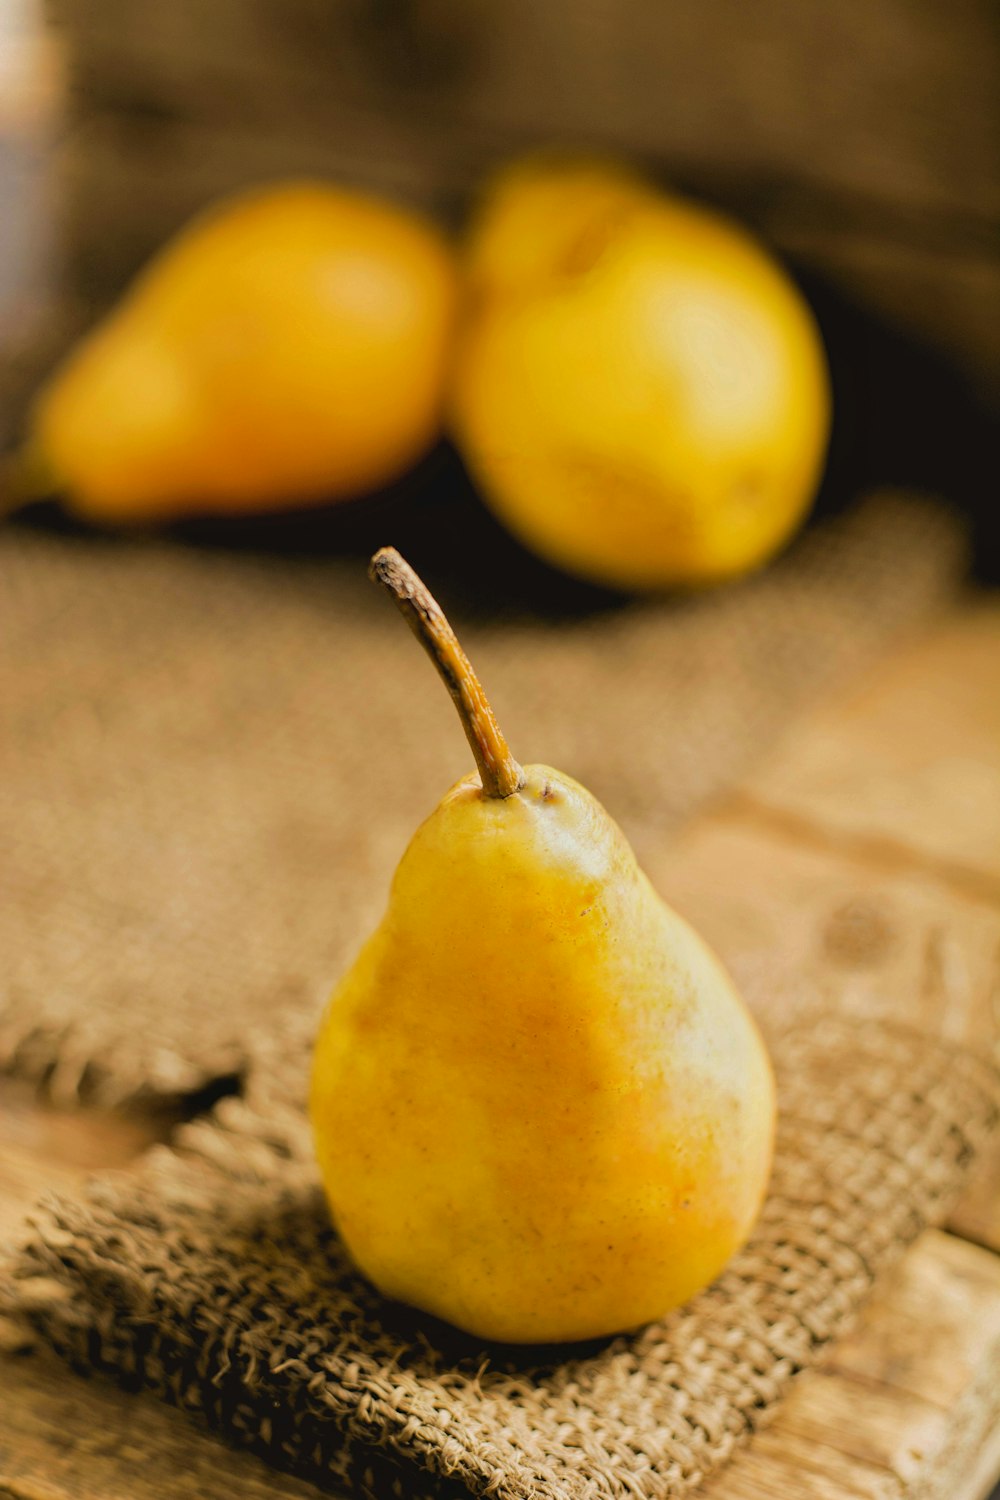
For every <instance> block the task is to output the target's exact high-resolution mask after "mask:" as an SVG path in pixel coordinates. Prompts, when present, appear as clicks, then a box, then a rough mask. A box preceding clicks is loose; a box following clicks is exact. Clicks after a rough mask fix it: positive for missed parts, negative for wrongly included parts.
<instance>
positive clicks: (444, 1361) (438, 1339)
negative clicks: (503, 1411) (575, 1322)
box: [223, 1185, 627, 1381]
mask: <svg viewBox="0 0 1000 1500" xmlns="http://www.w3.org/2000/svg"><path fill="white" fill-rule="evenodd" d="M223 1243H224V1246H225V1255H226V1259H227V1260H228V1261H230V1262H231V1263H232V1264H235V1265H237V1266H239V1265H254V1263H256V1264H257V1265H258V1266H261V1267H263V1266H267V1267H270V1268H271V1270H272V1271H273V1272H275V1273H276V1274H275V1297H274V1300H275V1301H276V1302H278V1301H280V1300H281V1290H280V1282H281V1280H282V1279H283V1278H282V1266H283V1265H284V1266H285V1267H287V1269H288V1273H289V1277H290V1282H291V1278H294V1279H295V1281H296V1283H297V1285H298V1289H299V1290H298V1297H299V1299H301V1284H302V1277H303V1274H305V1275H306V1276H307V1277H308V1280H309V1282H310V1285H311V1288H312V1291H313V1294H314V1299H315V1300H314V1302H313V1304H312V1305H313V1307H314V1308H315V1313H316V1316H315V1317H314V1316H308V1334H307V1336H308V1338H309V1339H311V1340H315V1339H316V1338H317V1337H320V1336H321V1335H322V1332H323V1325H324V1323H325V1324H326V1325H327V1327H328V1330H329V1342H330V1346H331V1347H334V1346H337V1347H338V1348H339V1349H340V1350H341V1351H343V1348H344V1338H345V1331H348V1330H349V1333H350V1341H351V1345H352V1350H351V1353H350V1358H351V1359H362V1360H364V1359H366V1358H367V1359H370V1360H371V1361H372V1362H373V1365H381V1364H391V1366H392V1367H393V1368H395V1369H399V1370H408V1371H410V1372H411V1373H412V1374H414V1375H415V1376H417V1377H422V1378H440V1377H441V1376H442V1375H445V1374H456V1375H459V1374H460V1375H466V1376H468V1377H469V1378H473V1377H476V1376H478V1375H482V1374H483V1373H484V1372H485V1371H486V1370H487V1369H488V1370H489V1371H491V1372H493V1373H495V1374H501V1375H517V1376H521V1377H527V1378H532V1379H536V1380H540V1381H544V1380H545V1379H547V1378H551V1377H552V1376H553V1375H554V1374H555V1373H556V1372H557V1371H558V1370H559V1369H560V1368H562V1367H564V1366H566V1365H569V1364H573V1365H579V1364H580V1363H581V1362H584V1361H586V1360H588V1359H591V1358H594V1357H596V1356H599V1355H601V1354H603V1353H605V1352H606V1351H607V1350H608V1349H609V1348H610V1347H611V1346H612V1345H614V1344H615V1342H616V1341H617V1340H620V1339H621V1338H622V1337H623V1335H622V1334H614V1335H609V1336H607V1337H604V1338H597V1339H586V1340H580V1341H575V1342H572V1343H538V1344H512V1343H504V1342H500V1341H498V1340H490V1339H483V1338H479V1337H476V1336H475V1335H472V1334H468V1333H464V1332H463V1331H462V1330H460V1329H458V1328H455V1327H454V1326H452V1325H451V1324H449V1323H447V1322H445V1321H443V1320H442V1319H440V1318H437V1317H435V1316H433V1315H432V1314H429V1313H424V1312H421V1311H420V1310H419V1309H417V1308H413V1307H410V1306H407V1305H405V1304H403V1303H401V1302H396V1301H394V1300H392V1299H390V1298H387V1297H384V1296H383V1295H382V1294H381V1293H380V1292H379V1291H378V1290H377V1288H376V1287H375V1286H374V1285H373V1284H372V1283H371V1282H370V1281H369V1280H368V1278H367V1277H366V1276H365V1275H364V1274H363V1273H362V1272H361V1271H359V1270H358V1269H357V1268H356V1267H355V1266H354V1264H353V1263H352V1261H351V1259H350V1256H349V1254H348V1252H347V1250H346V1247H345V1246H344V1244H343V1241H342V1240H341V1239H340V1236H339V1235H338V1234H337V1231H336V1229H335V1228H334V1226H333V1224H332V1222H331V1219H330V1216H329V1212H328V1209H327V1206H326V1201H325V1199H324V1197H323V1194H322V1190H321V1189H320V1187H319V1186H318V1185H311V1186H308V1187H304V1188H301V1189H299V1190H297V1191H295V1192H294V1193H292V1194H291V1195H287V1194H286V1195H285V1197H284V1200H283V1201H282V1202H281V1204H280V1205H276V1206H274V1205H272V1206H271V1207H269V1208H260V1209H255V1210H253V1211H251V1212H248V1213H245V1214H239V1213H237V1214H236V1215H234V1216H233V1217H232V1218H231V1219H230V1220H229V1223H228V1225H227V1230H226V1233H225V1236H224V1241H223ZM289 1302H290V1305H291V1306H292V1307H293V1308H295V1309H299V1308H302V1307H303V1304H302V1302H301V1300H298V1301H296V1299H295V1298H289ZM302 1329H303V1333H306V1320H305V1319H303V1323H302ZM625 1336H627V1335H625Z"/></svg>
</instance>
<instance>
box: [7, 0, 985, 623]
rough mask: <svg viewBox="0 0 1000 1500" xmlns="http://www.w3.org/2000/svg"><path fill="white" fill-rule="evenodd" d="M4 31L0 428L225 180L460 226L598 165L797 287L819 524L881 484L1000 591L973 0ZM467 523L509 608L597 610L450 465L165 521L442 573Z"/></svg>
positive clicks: (294, 17) (59, 23)
mask: <svg viewBox="0 0 1000 1500" xmlns="http://www.w3.org/2000/svg"><path fill="white" fill-rule="evenodd" d="M2 15H3V26H4V32H3V37H2V46H3V56H4V64H3V70H4V71H3V73H2V74H0V80H2V91H3V94H4V101H5V102H4V105H3V114H2V116H0V151H2V155H0V193H2V204H0V222H2V223H3V225H4V230H3V244H2V256H3V259H2V262H0V328H2V332H3V335H4V337H5V340H6V347H7V349H8V351H13V353H9V354H8V365H9V366H13V368H14V370H15V371H16V373H15V375H14V376H10V375H8V377H7V378H8V383H10V384H12V387H13V389H12V393H11V394H10V396H9V397H8V399H7V401H6V403H5V415H6V418H7V423H8V426H9V427H11V428H15V429H16V426H17V423H18V420H19V400H20V399H21V398H23V395H24V394H25V392H26V391H27V390H28V389H30V387H31V384H32V380H33V377H34V375H35V372H36V371H38V370H43V369H44V368H45V365H46V361H47V360H51V358H52V357H53V356H54V354H55V353H57V352H58V351H59V349H60V348H61V347H63V346H64V345H65V344H66V343H67V342H68V341H69V338H70V336H71V332H70V331H71V330H73V331H75V330H76V329H78V328H80V327H81V326H86V324H88V323H89V322H90V321H92V320H93V319H94V317H96V316H97V315H98V313H99V312H100V311H101V310H102V309H103V308H104V307H105V306H107V304H108V303H109V302H110V301H112V300H113V299H114V297H115V296H116V295H117V294H118V293H119V292H120V290H121V287H122V285H123V284H124V282H125V281H126V280H127V278H128V277H129V276H130V275H131V274H132V273H133V272H134V271H135V270H136V268H137V267H138V266H139V265H141V264H142V262H143V261H144V260H145V259H146V258H147V257H148V256H149V255H150V253H151V252H152V251H153V250H155V249H156V248H157V247H158V246H159V245H160V244H161V243H162V242H163V240H164V239H165V238H166V237H167V236H168V235H169V234H170V233H171V232H172V231H173V230H174V229H176V228H177V227H178V225H180V224H181V223H182V222H183V221H184V220H185V219H186V218H188V216H189V215H190V214H191V213H192V212H194V211H195V210H197V209H198V208H200V207H202V206H203V205H204V204H206V203H208V202H210V201H211V200H212V199H214V198H215V197H217V196H218V195H219V194H220V193H222V192H224V191H226V190H229V189H232V188H235V187H238V186H241V185H243V184H246V183H250V182H254V181H259V180H261V179H266V178H272V177H281V176H283V175H288V174H290V173H291V174H302V173H316V174H320V175H324V176H333V177H335V178H339V179H341V180H346V181H350V182H357V183H361V184H364V185H367V186H371V187H375V188H377V189H381V190H384V191H386V192H388V193H390V194H391V195H393V196H395V197H397V198H400V199H402V200H404V201H411V202H415V203H419V204H421V205H422V206H424V207H427V208H430V209H431V210H432V211H434V212H435V213H436V214H437V215H438V216H439V217H443V218H444V219H445V220H446V221H450V222H458V220H459V219H460V217H461V215H462V213H463V211H464V210H465V208H466V207H467V204H468V200H469V197H470V194H472V193H473V191H474V185H475V183H476V182H477V181H479V180H481V178H482V174H483V173H484V172H486V171H488V169H489V168H490V167H492V166H494V165H495V164H496V163H497V162H498V161H501V160H503V159H505V158H506V157H508V156H509V155H510V154H511V153H513V152H516V151H518V150H519V149H522V148H524V147H526V146H531V145H535V144H537V143H538V142H539V141H543V142H547V141H559V142H565V143H569V144H572V145H582V146H594V145H596V146H599V147H601V148H608V147H611V148H615V149H620V150H621V151H622V152H623V153H624V154H626V155H627V156H628V157H630V158H631V159H633V160H638V161H640V162H641V163H642V164H643V165H645V166H646V167H648V168H649V169H650V170H651V171H652V172H653V174H654V175H656V176H658V177H659V178H660V179H661V180H662V181H663V182H664V183H666V184H669V185H671V186H672V187H675V188H680V189H682V190H684V191H686V192H689V193H692V194H694V195H696V196H698V197H701V198H703V199H705V200H707V201H709V202H711V203H714V204H717V205H720V206H722V207H723V208H725V209H726V210H728V211H730V212H732V213H734V214H736V215H737V216H738V217H739V218H741V219H743V220H744V221H745V222H747V223H748V224H749V225H751V226H752V227H753V228H755V229H756V230H757V231H758V232H759V233H760V234H761V235H762V237H763V238H764V239H765V240H766V241H767V242H768V243H769V244H771V245H772V246H773V247H775V248H776V249H777V250H778V251H779V253H780V254H781V255H782V256H783V258H784V259H785V260H786V263H787V264H788V265H789V266H790V268H791V269H792V271H793V274H794V275H795V276H796V277H797V279H798V280H799V282H800V284H801V285H802V286H803V288H804V289H805V291H806V292H807V294H808V296H809V298H810V300H811V301H812V304H813V306H814V308H815V309H816V311H817V314H818V316H819V318H820V321H821V325H822V330H823V335H824V339H825V341H826V344H827V348H828V350H829V355H830V360H831V364H832V368H833V376H834V411H835V425H834V434H833V442H832V446H831V450H830V456H829V462H828V467H827V473H826V478H825V481H824V484H823V488H822V492H821V495H820V500H819V509H820V511H824V510H831V509H835V508H837V507H839V506H841V505H842V504H844V503H845V501H846V500H848V499H849V498H851V497H852V496H853V495H855V494H856V493H857V492H858V491H859V490H860V489H862V488H864V487H867V486H870V485H873V484H879V483H889V484H896V485H901V486H906V487H913V488H916V489H923V490H928V491H931V492H935V493H937V494H940V495H942V496H944V497H946V498H948V499H950V500H952V501H954V502H955V503H956V504H958V505H960V506H961V507H963V508H964V509H965V510H966V511H967V512H968V513H969V514H970V515H971V516H972V517H973V519H974V524H975V528H976V540H977V546H976V557H977V567H978V569H979V571H980V573H981V574H982V575H983V576H987V577H992V578H995V577H996V576H997V573H998V562H997V558H998V551H1000V541H998V536H1000V533H998V520H997V509H998V508H997V504H996V495H997V489H998V478H1000V475H998V470H997V463H996V451H997V448H996V438H997V414H998V408H1000V374H998V370H1000V258H998V243H1000V234H998V230H1000V170H998V158H1000V119H998V106H997V99H998V92H997V87H996V85H997V31H998V19H997V17H998V12H997V10H996V7H995V6H994V5H992V4H991V3H989V0H956V3H953V4H951V5H948V6H943V5H940V4H937V3H930V0H849V3H841V4H837V5H834V4H831V3H829V0H764V3H759V4H757V5H755V6H753V7H747V6H745V5H743V4H740V3H739V0H712V3H711V4H705V3H704V0H672V3H670V4H663V3H660V0H549V3H546V4H545V5H537V4H535V3H532V0H506V3H503V4H500V3H496V0H343V3H339V4H336V5H331V4H330V3H329V0H213V3H211V4H206V3H204V0H173V3H171V4H170V5H169V6H163V5H160V4H158V3H154V0H53V3H52V4H51V5H50V6H49V7H48V9H47V10H46V12H45V14H44V16H43V14H42V12H41V10H40V9H39V8H38V7H37V6H36V5H35V4H34V3H33V0H5V9H4V12H3V13H2ZM43 24H44V31H43ZM54 291H55V292H56V293H57V296H56V299H55V301H53V292H54ZM415 495H416V496H417V497H418V498H419V500H420V502H421V503H420V504H419V505H414V503H413V501H414V496H415ZM458 513H461V514H462V516H463V517H464V521H465V526H466V528H468V527H469V526H472V527H474V528H478V531H479V534H481V537H482V539H483V540H484V541H488V543H489V547H488V548H487V549H486V550H487V552H488V555H489V556H490V557H491V558H492V559H493V560H494V562H495V565H496V571H497V572H498V573H499V572H502V574H503V576H504V579H505V591H506V592H507V594H508V596H510V595H511V592H512V591H513V596H514V597H515V598H519V599H521V600H523V602H524V603H525V604H527V605H529V606H530V607H532V608H534V607H535V606H536V605H539V604H540V603H541V601H542V600H543V599H544V601H545V604H546V606H547V607H554V608H556V609H562V608H570V609H576V608H578V607H584V608H589V607H590V606H591V605H592V604H594V603H595V602H603V600H602V599H601V596H600V595H598V594H595V593H594V591H593V590H591V589H589V588H587V587H584V586H582V585H578V584H574V583H571V582H570V581H568V580H565V579H555V578H554V577H553V575H552V574H551V572H550V571H549V570H548V569H547V568H545V567H543V566H542V565H541V564H539V563H535V562H533V561H532V560H531V559H529V558H528V557H527V556H526V555H525V554H524V553H523V552H522V551H521V549H520V548H519V547H518V546H517V544H516V543H514V542H513V541H512V540H510V539H509V538H508V537H507V536H506V534H504V533H503V532H502V531H501V529H500V528H499V527H498V526H497V525H496V523H494V522H493V521H492V520H491V519H490V518H489V517H488V516H487V514H486V512H485V511H484V510H483V509H482V508H481V507H479V506H478V505H477V504H476V502H475V500H474V497H472V496H471V495H470V493H469V486H468V484H467V481H466V479H465V476H464V474H463V471H462V466H461V463H460V461H459V459H458V458H457V456H456V455H455V454H454V453H453V452H452V451H451V450H450V449H447V448H444V449H441V450H439V451H438V452H436V453H435V454H433V455H432V456H431V457H430V458H429V459H428V460H427V461H426V462H425V463H424V464H423V465H422V467H421V468H420V469H419V470H418V471H417V473H416V474H415V475H412V476H410V477H409V478H408V479H407V480H406V481H405V482H404V483H403V484H402V485H401V486H399V487H397V488H396V489H394V490H393V491H392V492H390V493H387V494H385V495H381V496H378V497H376V498H375V499H374V500H372V499H369V500H366V501H364V502H361V503H360V504H357V505H353V506H349V507H343V506H341V507H339V508H338V509H337V510H336V511H324V512H320V513H312V514H302V515H292V516H285V517H283V518H281V519H280V520H279V519H275V520H256V521H253V522H239V523H234V522H227V523H225V524H217V523H199V524H198V525H196V526H190V527H187V528H186V529H184V530H183V531H182V533H181V534H182V535H184V536H188V537H190V538H191V539H192V540H195V541H197V542H199V543H201V544H206V545H223V546H237V547H247V546H249V547H255V548H256V547H266V548H269V549H273V548H276V549H280V550H284V551H306V552H315V551H317V550H327V549H336V550H341V549H347V550H350V551H352V552H354V551H356V552H357V553H358V554H359V555H360V554H362V553H366V552H368V551H370V549H371V548H372V546H374V545H377V544H379V543H380V542H382V541H383V540H384V539H385V537H386V536H387V535H389V534H391V535H392V536H393V537H394V538H395V539H396V540H397V541H398V543H399V545H401V546H403V547H406V548H408V549H409V551H410V553H411V554H412V556H413V558H414V561H415V562H416V563H417V565H418V566H419V565H421V564H422V563H424V562H425V561H426V560H427V559H428V558H429V557H432V556H433V557H437V558H438V559H440V558H441V556H442V552H444V554H445V555H447V550H448V546H449V538H450V537H451V536H452V535H453V532H454V527H453V525H452V522H453V520H454V517H455V515H456V514H458ZM28 519H29V523H31V524H37V523H39V522H41V523H42V524H50V523H51V521H52V519H53V517H52V512H50V511H47V510H44V509H43V510H40V511H39V510H36V511H35V512H34V513H33V514H32V515H31V516H30V517H29V518H28ZM466 535H468V532H466ZM489 602H490V604H491V605H492V604H495V603H496V600H491V601H489Z"/></svg>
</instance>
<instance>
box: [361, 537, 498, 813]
mask: <svg viewBox="0 0 1000 1500" xmlns="http://www.w3.org/2000/svg"><path fill="white" fill-rule="evenodd" d="M368 576H369V578H371V579H372V581H373V582H374V583H380V584H381V585H382V587H383V588H384V589H386V590H388V592H389V593H390V594H391V595H392V597H393V599H394V600H395V601H396V604H397V606H398V608H399V611H400V613H401V614H402V615H403V617H404V619H405V620H406V623H407V624H408V625H409V627H410V629H411V630H412V631H413V634H414V635H415V636H416V638H417V640H418V641H419V642H420V644H421V645H422V646H423V648H424V650H425V651H426V652H427V655H428V656H429V657H430V659H431V661H432V662H433V663H434V665H435V666H436V667H437V669H438V672H439V673H440V674H441V678H442V680H443V681H444V685H445V687H446V688H447V689H448V691H449V693H450V694H451V697H452V701H453V703H454V704H455V707H456V708H457V709H458V716H459V718H460V719H461V721H462V728H463V729H464V730H465V736H466V739H467V740H468V741H469V744H470V745H471V746H472V753H473V755H474V756H475V757H476V765H477V766H478V767H479V774H480V776H481V777H482V782H483V792H484V794H485V795H486V796H487V797H497V798H503V797H511V796H513V794H514V793H515V792H517V791H520V789H521V787H522V786H523V785H524V772H523V771H522V770H521V767H520V766H519V765H518V763H517V761H516V760H515V759H514V757H513V756H512V755H511V753H510V750H509V749H508V746H507V741H506V740H505V739H504V737H503V735H502V733H501V732H500V726H499V724H498V723H497V721H496V719H495V718H494V717H493V710H492V708H490V705H489V700H488V699H487V697H486V694H485V693H484V691H483V685H482V683H481V682H480V681H479V678H478V677H477V676H476V674H475V672H474V671H473V669H472V664H471V662H470V661H469V658H468V657H467V656H466V654H465V652H464V651H463V650H462V648H461V646H460V645H459V643H458V637H457V636H456V635H455V632H454V631H453V630H452V628H451V626H450V625H449V624H448V621H447V620H446V618H445V615H444V611H443V610H442V609H441V606H440V605H439V604H438V602H437V600H436V599H435V598H434V597H433V595H432V594H431V593H430V591H429V589H428V588H427V587H426V585H425V584H424V583H422V582H421V580H420V579H419V578H418V577H417V574H416V573H415V572H414V571H413V569H412V568H411V567H410V565H409V563H408V562H406V560H405V559H404V558H403V557H401V556H400V554H399V553H398V552H397V551H396V549H395V547H382V548H381V549H380V550H379V551H378V552H376V554H375V556H374V557H373V558H372V560H371V563H370V564H369V567H368Z"/></svg>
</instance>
